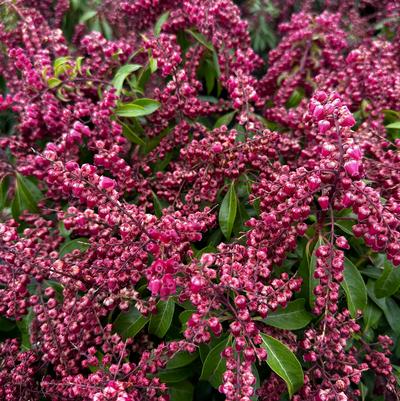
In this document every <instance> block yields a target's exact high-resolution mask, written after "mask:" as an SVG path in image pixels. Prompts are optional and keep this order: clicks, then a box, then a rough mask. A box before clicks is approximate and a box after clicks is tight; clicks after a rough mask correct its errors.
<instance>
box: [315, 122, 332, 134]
mask: <svg viewBox="0 0 400 401" xmlns="http://www.w3.org/2000/svg"><path fill="white" fill-rule="evenodd" d="M330 127H331V124H330V122H329V121H327V120H321V121H320V122H319V123H318V130H319V132H320V134H325V132H326V131H328V130H329V128H330Z"/></svg>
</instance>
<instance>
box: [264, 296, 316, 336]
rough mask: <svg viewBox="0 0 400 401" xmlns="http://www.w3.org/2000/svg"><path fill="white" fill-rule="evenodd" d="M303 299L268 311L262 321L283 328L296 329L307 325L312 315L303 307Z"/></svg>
mask: <svg viewBox="0 0 400 401" xmlns="http://www.w3.org/2000/svg"><path fill="white" fill-rule="evenodd" d="M304 303H305V301H304V299H296V300H295V301H293V302H289V303H288V305H287V307H286V308H282V307H281V306H280V307H279V308H278V309H277V310H276V311H274V312H269V313H268V316H267V317H266V318H265V319H263V322H264V323H266V324H268V325H269V326H273V327H276V328H278V329H284V330H298V329H302V328H303V327H305V326H307V325H308V323H310V321H311V320H312V318H313V316H312V315H311V313H309V312H307V311H306V310H305V308H304Z"/></svg>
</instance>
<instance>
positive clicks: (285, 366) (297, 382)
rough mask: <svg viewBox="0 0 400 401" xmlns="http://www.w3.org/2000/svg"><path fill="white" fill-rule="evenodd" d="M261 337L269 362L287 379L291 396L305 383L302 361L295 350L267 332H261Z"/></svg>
mask: <svg viewBox="0 0 400 401" xmlns="http://www.w3.org/2000/svg"><path fill="white" fill-rule="evenodd" d="M261 338H262V344H261V346H262V347H263V348H265V349H266V351H267V364H268V366H269V367H270V368H271V370H272V371H273V372H275V373H276V374H277V375H278V376H279V377H281V378H282V379H283V380H284V381H285V383H286V386H287V388H288V391H289V397H290V398H291V397H292V396H293V394H294V393H295V392H296V391H297V390H299V389H300V387H301V386H302V385H303V383H304V374H303V369H302V368H301V365H300V362H299V361H298V359H297V358H296V356H295V355H294V354H293V352H292V351H291V350H290V349H289V348H288V347H287V346H286V345H284V344H282V343H281V342H280V341H278V340H277V339H276V338H273V337H271V336H268V335H266V334H261Z"/></svg>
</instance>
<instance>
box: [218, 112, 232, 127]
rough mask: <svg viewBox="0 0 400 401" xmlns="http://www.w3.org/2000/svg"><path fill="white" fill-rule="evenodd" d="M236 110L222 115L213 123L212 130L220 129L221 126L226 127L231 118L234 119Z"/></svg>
mask: <svg viewBox="0 0 400 401" xmlns="http://www.w3.org/2000/svg"><path fill="white" fill-rule="evenodd" d="M235 114H236V110H235V111H231V112H230V113H227V114H224V115H223V116H221V117H220V118H218V120H217V121H216V122H215V125H214V128H219V127H222V126H223V125H225V126H228V125H229V124H230V123H231V121H232V120H233V117H235Z"/></svg>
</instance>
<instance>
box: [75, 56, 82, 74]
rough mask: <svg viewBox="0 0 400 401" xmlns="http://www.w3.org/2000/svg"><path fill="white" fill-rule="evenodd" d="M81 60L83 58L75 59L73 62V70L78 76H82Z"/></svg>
mask: <svg viewBox="0 0 400 401" xmlns="http://www.w3.org/2000/svg"><path fill="white" fill-rule="evenodd" d="M83 59H84V57H82V56H80V57H77V59H76V61H75V68H76V70H77V71H78V72H79V74H82V61H83Z"/></svg>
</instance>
